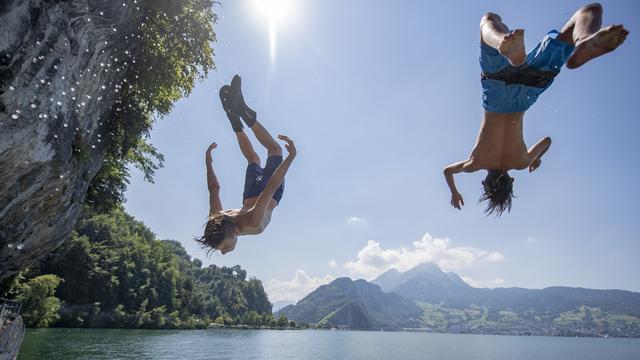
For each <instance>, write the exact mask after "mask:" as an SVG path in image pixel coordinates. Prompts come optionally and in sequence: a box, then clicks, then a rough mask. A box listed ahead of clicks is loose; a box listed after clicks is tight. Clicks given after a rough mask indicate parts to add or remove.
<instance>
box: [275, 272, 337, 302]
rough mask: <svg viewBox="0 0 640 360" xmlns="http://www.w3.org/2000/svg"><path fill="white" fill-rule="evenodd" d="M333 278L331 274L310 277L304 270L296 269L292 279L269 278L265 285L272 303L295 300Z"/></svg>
mask: <svg viewBox="0 0 640 360" xmlns="http://www.w3.org/2000/svg"><path fill="white" fill-rule="evenodd" d="M333 280H334V277H333V276H331V275H325V276H323V277H311V276H309V275H307V273H306V272H305V271H304V270H299V269H298V270H296V273H295V275H294V277H293V279H291V280H289V281H281V280H278V279H271V280H270V281H269V282H268V283H267V285H266V286H265V291H266V292H267V295H268V296H269V300H270V301H271V302H273V303H275V302H280V301H290V302H293V303H295V302H297V301H298V300H300V299H302V298H303V297H305V296H306V295H308V294H309V293H310V292H312V291H313V290H315V289H316V288H318V286H320V285H324V284H328V283H330V282H331V281H333Z"/></svg>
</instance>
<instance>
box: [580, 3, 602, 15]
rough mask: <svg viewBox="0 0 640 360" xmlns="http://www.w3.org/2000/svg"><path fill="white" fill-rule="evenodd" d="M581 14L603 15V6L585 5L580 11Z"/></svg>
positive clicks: (596, 4) (598, 4)
mask: <svg viewBox="0 0 640 360" xmlns="http://www.w3.org/2000/svg"><path fill="white" fill-rule="evenodd" d="M580 12H584V13H591V14H602V5H600V3H593V4H589V5H585V6H584V7H582V8H581V9H580Z"/></svg>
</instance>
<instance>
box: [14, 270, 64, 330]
mask: <svg viewBox="0 0 640 360" xmlns="http://www.w3.org/2000/svg"><path fill="white" fill-rule="evenodd" d="M61 282H62V279H60V277H58V276H56V275H51V274H48V275H41V276H37V277H35V278H33V279H31V280H29V281H28V282H26V283H24V284H20V285H18V289H17V292H18V294H17V296H16V300H18V301H20V302H22V303H23V308H22V317H23V319H24V321H25V324H26V325H27V326H28V327H47V326H49V324H51V323H52V322H54V321H55V320H57V319H58V310H59V309H60V299H58V298H57V297H55V296H54V293H55V290H56V288H57V287H58V285H60V283H61Z"/></svg>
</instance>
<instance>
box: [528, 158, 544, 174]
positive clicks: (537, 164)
mask: <svg viewBox="0 0 640 360" xmlns="http://www.w3.org/2000/svg"><path fill="white" fill-rule="evenodd" d="M540 164H542V159H541V158H537V159H535V160H534V161H533V162H532V163H531V165H529V172H534V171H535V170H536V169H537V168H539V167H540Z"/></svg>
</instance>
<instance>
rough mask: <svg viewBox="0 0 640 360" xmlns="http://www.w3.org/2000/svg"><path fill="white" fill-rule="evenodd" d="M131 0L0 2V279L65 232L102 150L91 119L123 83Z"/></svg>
mask: <svg viewBox="0 0 640 360" xmlns="http://www.w3.org/2000/svg"><path fill="white" fill-rule="evenodd" d="M140 3H141V0H123V1H109V0H2V1H1V2H0V279H2V278H5V277H7V276H10V275H12V274H14V273H16V272H17V271H19V270H20V269H21V268H22V267H24V266H27V265H29V264H31V263H33V262H34V261H36V260H37V259H38V258H40V257H42V256H44V255H46V254H48V253H50V252H51V251H53V250H54V249H55V248H56V247H57V246H58V245H60V243H61V242H62V241H64V240H65V239H66V238H67V237H68V236H69V235H70V232H71V230H72V227H73V225H74V223H75V221H76V219H77V217H78V215H79V212H80V210H81V204H82V202H83V200H84V196H85V193H86V191H87V188H88V186H89V182H90V181H91V179H92V178H93V176H94V175H95V174H96V172H97V171H98V170H99V169H100V166H101V163H102V160H103V157H104V152H105V148H104V145H105V144H104V141H103V139H104V136H105V135H104V134H103V133H101V126H102V122H101V119H106V118H108V117H109V115H110V114H111V111H113V108H114V107H115V106H117V105H116V100H117V99H118V92H117V89H118V86H121V85H118V84H122V82H123V81H126V76H127V60H128V59H127V58H126V56H125V55H123V54H127V53H128V51H126V44H127V41H126V40H125V39H127V38H128V37H129V36H133V35H132V34H133V31H135V29H136V28H137V27H138V26H139V25H140V24H139V16H138V14H139V11H140V9H139V8H138V6H141V4H140ZM118 57H121V59H118ZM129 61H130V60H129Z"/></svg>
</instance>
